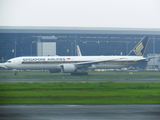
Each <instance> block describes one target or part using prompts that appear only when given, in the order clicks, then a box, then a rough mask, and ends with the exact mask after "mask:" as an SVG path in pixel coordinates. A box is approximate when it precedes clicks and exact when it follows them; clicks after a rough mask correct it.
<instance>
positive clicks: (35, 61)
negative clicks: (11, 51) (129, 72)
mask: <svg viewBox="0 0 160 120" xmlns="http://www.w3.org/2000/svg"><path fill="white" fill-rule="evenodd" d="M145 60H146V58H144V57H143V56H35V57H33V56H31V57H17V58H13V59H10V60H8V61H7V62H6V63H5V64H4V66H6V67H8V68H12V69H56V68H60V67H61V65H64V64H73V65H75V66H76V65H77V64H78V63H80V65H81V63H82V64H83V63H84V64H83V66H85V63H87V62H90V64H86V66H88V69H115V68H122V67H125V66H130V65H135V64H138V63H140V62H143V61H145ZM95 61H96V62H95ZM97 61H100V62H99V63H98V62H97ZM78 65H79V64H78Z"/></svg>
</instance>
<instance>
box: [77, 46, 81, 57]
mask: <svg viewBox="0 0 160 120" xmlns="http://www.w3.org/2000/svg"><path fill="white" fill-rule="evenodd" d="M77 54H78V56H82V54H81V51H80V48H79V45H77Z"/></svg>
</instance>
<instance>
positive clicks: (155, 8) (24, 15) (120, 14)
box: [0, 0, 160, 28]
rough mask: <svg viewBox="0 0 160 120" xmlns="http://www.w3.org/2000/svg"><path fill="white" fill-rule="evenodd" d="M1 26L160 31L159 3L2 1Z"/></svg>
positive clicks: (138, 0)
mask: <svg viewBox="0 0 160 120" xmlns="http://www.w3.org/2000/svg"><path fill="white" fill-rule="evenodd" d="M0 26H53V27H54V26H61V27H63V26H64V27H124V28H160V0H0Z"/></svg>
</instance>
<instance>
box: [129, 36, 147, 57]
mask: <svg viewBox="0 0 160 120" xmlns="http://www.w3.org/2000/svg"><path fill="white" fill-rule="evenodd" d="M149 39H150V36H144V37H143V38H142V39H141V41H140V42H139V43H138V44H137V45H136V46H135V47H134V48H133V49H132V51H131V52H130V53H129V54H128V55H138V56H144V53H145V51H146V48H147V45H148V42H149Z"/></svg>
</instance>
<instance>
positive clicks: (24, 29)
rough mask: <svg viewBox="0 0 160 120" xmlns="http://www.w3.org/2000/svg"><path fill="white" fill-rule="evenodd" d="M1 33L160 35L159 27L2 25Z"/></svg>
mask: <svg viewBox="0 0 160 120" xmlns="http://www.w3.org/2000/svg"><path fill="white" fill-rule="evenodd" d="M0 33H53V34H56V33H59V34H136V35H160V29H159V28H107V27H41V26H0Z"/></svg>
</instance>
